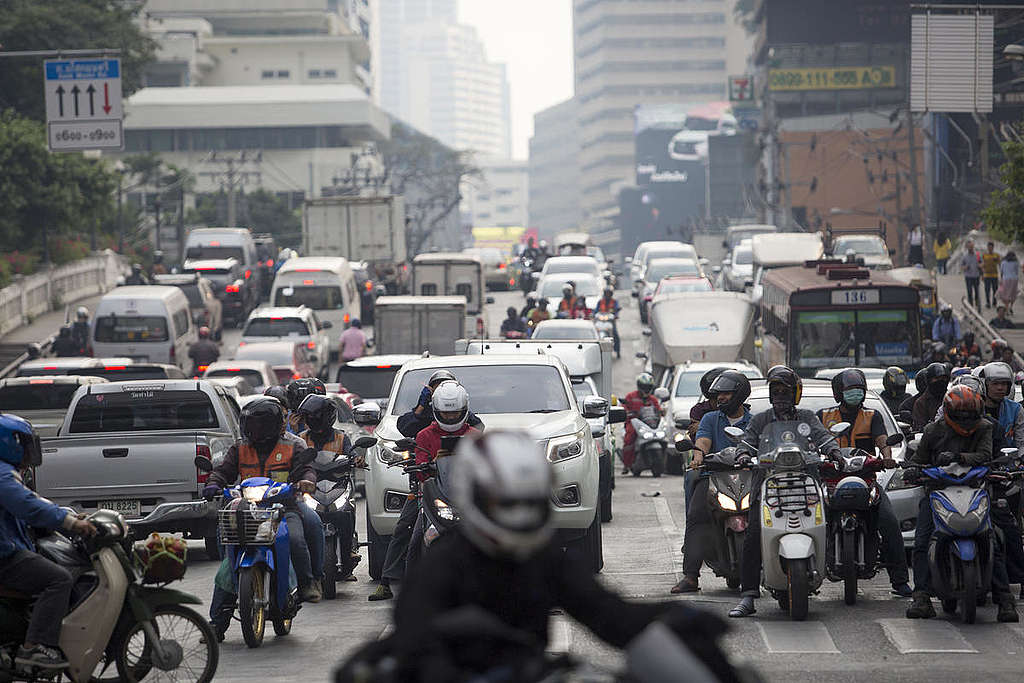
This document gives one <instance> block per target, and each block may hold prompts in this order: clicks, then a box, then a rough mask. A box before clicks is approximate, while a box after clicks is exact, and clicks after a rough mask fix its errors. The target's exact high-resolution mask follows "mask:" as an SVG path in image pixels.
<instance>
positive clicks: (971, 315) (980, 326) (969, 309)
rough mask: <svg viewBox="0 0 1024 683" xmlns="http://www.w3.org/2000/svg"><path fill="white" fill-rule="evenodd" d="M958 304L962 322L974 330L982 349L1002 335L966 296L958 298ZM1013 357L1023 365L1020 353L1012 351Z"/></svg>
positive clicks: (1019, 365)
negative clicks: (962, 314) (960, 307)
mask: <svg viewBox="0 0 1024 683" xmlns="http://www.w3.org/2000/svg"><path fill="white" fill-rule="evenodd" d="M960 305H961V306H962V309H961V310H962V311H963V312H964V314H965V315H964V320H963V322H964V324H966V325H967V326H969V327H970V328H971V331H972V332H974V338H975V341H977V342H978V345H979V346H980V347H981V348H983V349H984V348H985V347H986V346H989V345H991V344H992V340H993V339H996V338H1001V337H1002V336H1003V335H1001V334H999V333H997V332H996V331H995V329H994V328H993V327H992V326H991V325H989V324H988V322H987V321H986V320H985V318H984V316H982V315H981V312H980V311H978V309H977V308H975V307H974V306H972V305H971V304H970V303H968V301H967V297H966V296H965V297H963V298H962V299H960ZM1013 359H1014V360H1015V361H1016V362H1017V363H1018V367H1024V357H1022V356H1021V355H1020V353H1018V352H1017V351H1014V353H1013Z"/></svg>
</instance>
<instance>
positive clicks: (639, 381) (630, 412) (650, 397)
mask: <svg viewBox="0 0 1024 683" xmlns="http://www.w3.org/2000/svg"><path fill="white" fill-rule="evenodd" d="M622 406H623V407H624V408H625V409H626V426H625V435H624V437H623V439H622V464H623V465H624V466H625V469H623V471H622V473H623V474H629V472H630V470H632V468H633V461H634V460H635V459H636V453H635V452H634V448H633V444H634V443H635V442H636V430H635V429H633V424H632V419H633V418H634V417H637V418H640V419H641V420H643V419H644V418H645V417H650V416H653V415H660V414H661V402H660V401H658V399H656V398H655V397H654V378H653V377H651V374H650V373H649V372H642V373H640V374H639V375H637V378H636V391H631V392H629V393H628V394H626V398H624V399H623V401H622Z"/></svg>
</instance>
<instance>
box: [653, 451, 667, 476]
mask: <svg viewBox="0 0 1024 683" xmlns="http://www.w3.org/2000/svg"><path fill="white" fill-rule="evenodd" d="M664 471H665V451H663V450H660V449H658V450H652V452H651V474H652V475H654V476H655V477H660V476H661V473H662V472H664Z"/></svg>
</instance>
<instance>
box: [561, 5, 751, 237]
mask: <svg viewBox="0 0 1024 683" xmlns="http://www.w3.org/2000/svg"><path fill="white" fill-rule="evenodd" d="M734 4H735V1H734V0H706V1H704V2H685V3H684V2H666V1H660V2H658V1H654V0H650V1H647V2H635V1H633V0H600V1H597V0H573V37H574V53H575V75H576V76H575V77H576V83H575V92H576V99H577V100H578V102H579V119H578V120H579V125H580V144H581V152H580V172H581V197H582V199H581V203H582V208H583V214H584V220H585V222H586V223H587V224H588V225H589V226H591V227H593V226H595V225H596V224H597V222H598V219H599V217H601V216H602V215H604V216H607V214H608V213H609V212H614V211H615V209H616V206H617V204H618V198H617V195H618V190H619V189H621V188H622V187H625V186H627V185H632V184H633V183H634V182H635V169H634V149H635V147H634V119H633V114H634V109H635V108H636V106H637V105H651V104H685V103H689V102H693V103H698V102H707V101H714V100H723V99H725V98H726V97H727V92H726V79H727V77H728V75H729V69H739V68H741V67H742V66H743V61H744V59H745V57H746V55H747V54H749V49H748V48H747V45H748V43H749V38H748V37H747V36H746V34H745V33H744V31H743V29H742V27H740V26H738V25H737V23H736V22H735V20H734V18H733V11H732V10H733V6H734ZM738 55H742V58H740V57H738ZM730 56H731V57H732V59H731V60H730Z"/></svg>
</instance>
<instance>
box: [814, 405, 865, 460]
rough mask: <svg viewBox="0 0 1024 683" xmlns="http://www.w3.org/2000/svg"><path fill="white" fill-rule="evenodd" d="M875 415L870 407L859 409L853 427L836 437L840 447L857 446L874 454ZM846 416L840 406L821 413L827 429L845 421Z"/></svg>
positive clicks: (822, 421)
mask: <svg viewBox="0 0 1024 683" xmlns="http://www.w3.org/2000/svg"><path fill="white" fill-rule="evenodd" d="M874 417H875V411H873V410H870V409H868V408H861V409H860V410H858V411H857V419H855V420H854V421H853V428H852V429H850V431H848V432H846V434H844V435H842V436H839V437H836V442H837V443H838V444H839V447H840V448H850V447H851V446H856V447H857V448H862V449H864V450H865V451H867V452H868V453H871V454H872V455H874V453H875V440H874V439H873V438H871V421H872V420H873V419H874ZM845 421H846V420H845V418H843V416H842V415H841V414H840V412H839V406H835V407H834V408H829V409H828V410H824V411H822V413H821V423H822V424H823V425H825V429H831V428H832V426H833V425H837V424H839V423H840V422H845Z"/></svg>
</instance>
